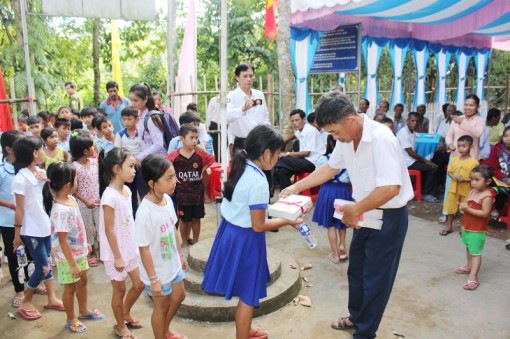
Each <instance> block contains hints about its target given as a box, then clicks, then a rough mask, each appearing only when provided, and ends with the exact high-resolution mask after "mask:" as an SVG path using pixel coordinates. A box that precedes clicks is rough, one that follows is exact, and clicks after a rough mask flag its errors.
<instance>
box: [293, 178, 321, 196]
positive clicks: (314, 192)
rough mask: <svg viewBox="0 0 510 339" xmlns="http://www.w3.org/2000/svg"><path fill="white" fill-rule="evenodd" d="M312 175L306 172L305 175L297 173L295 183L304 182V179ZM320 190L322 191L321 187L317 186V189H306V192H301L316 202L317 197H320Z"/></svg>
mask: <svg viewBox="0 0 510 339" xmlns="http://www.w3.org/2000/svg"><path fill="white" fill-rule="evenodd" d="M310 174H312V173H310V172H304V173H296V174H294V183H296V182H298V181H299V180H303V179H304V178H306V177H307V176H309V175H310ZM319 190H320V186H316V187H312V188H309V189H306V190H304V191H301V193H300V194H301V195H304V196H307V197H310V198H311V199H312V201H316V200H317V197H318V196H319Z"/></svg>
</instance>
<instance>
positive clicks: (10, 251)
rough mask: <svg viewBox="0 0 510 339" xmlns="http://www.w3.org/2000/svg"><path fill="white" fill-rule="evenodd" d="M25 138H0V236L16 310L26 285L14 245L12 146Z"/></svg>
mask: <svg viewBox="0 0 510 339" xmlns="http://www.w3.org/2000/svg"><path fill="white" fill-rule="evenodd" d="M24 137H25V135H24V134H23V132H21V131H15V130H12V131H7V132H4V133H2V136H1V138H0V139H1V141H0V143H1V145H2V154H3V162H2V164H0V234H1V235H2V239H3V241H4V252H3V253H4V254H5V256H6V257H7V259H8V261H9V273H10V275H11V281H12V285H13V286H14V292H15V293H16V294H15V295H14V297H12V301H11V304H12V307H15V308H18V307H20V306H21V302H22V301H23V298H24V297H25V285H24V284H23V283H21V282H20V281H19V278H18V270H19V266H18V260H17V259H16V253H15V249H14V248H13V244H12V242H13V240H14V211H15V210H16V204H15V203H14V202H15V201H14V194H13V193H12V181H13V180H14V176H15V174H14V166H13V165H12V163H13V162H14V160H15V157H14V150H13V148H12V145H13V144H14V143H15V142H16V141H17V140H19V139H22V138H24ZM1 259H2V258H0V261H1ZM25 276H26V277H28V270H27V266H25Z"/></svg>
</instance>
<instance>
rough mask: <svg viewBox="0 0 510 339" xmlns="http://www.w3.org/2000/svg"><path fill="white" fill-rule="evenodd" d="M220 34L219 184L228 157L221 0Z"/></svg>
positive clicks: (224, 23) (224, 27) (224, 29)
mask: <svg viewBox="0 0 510 339" xmlns="http://www.w3.org/2000/svg"><path fill="white" fill-rule="evenodd" d="M220 27H221V29H220V31H221V34H220V112H221V114H220V117H221V120H220V121H221V127H220V130H221V134H220V136H221V184H222V185H223V182H224V181H225V180H226V179H227V164H228V159H229V158H230V157H228V156H227V154H228V144H227V142H228V141H227V83H228V78H227V77H228V73H227V56H228V54H227V40H228V39H227V34H228V30H227V0H221V26H220Z"/></svg>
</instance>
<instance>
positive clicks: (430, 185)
mask: <svg viewBox="0 0 510 339" xmlns="http://www.w3.org/2000/svg"><path fill="white" fill-rule="evenodd" d="M408 169H413V170H418V171H420V172H421V176H422V183H421V186H422V191H423V194H429V195H434V194H436V188H437V175H436V172H437V167H432V166H430V165H428V164H426V163H424V162H421V161H415V162H414V164H412V165H411V166H409V167H408Z"/></svg>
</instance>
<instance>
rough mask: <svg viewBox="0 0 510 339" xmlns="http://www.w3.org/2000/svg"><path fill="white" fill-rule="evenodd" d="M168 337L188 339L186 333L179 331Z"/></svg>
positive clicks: (169, 338) (167, 338)
mask: <svg viewBox="0 0 510 339" xmlns="http://www.w3.org/2000/svg"><path fill="white" fill-rule="evenodd" d="M166 339H188V337H186V336H185V335H184V334H182V333H179V332H177V331H175V332H174V334H172V335H171V336H168V337H166Z"/></svg>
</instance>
